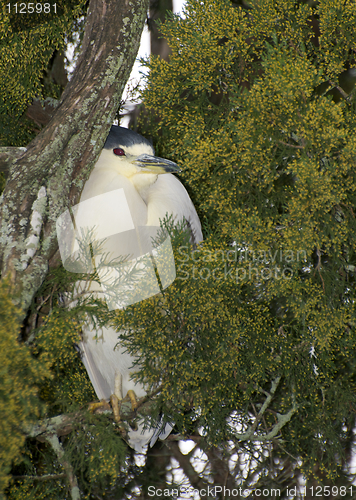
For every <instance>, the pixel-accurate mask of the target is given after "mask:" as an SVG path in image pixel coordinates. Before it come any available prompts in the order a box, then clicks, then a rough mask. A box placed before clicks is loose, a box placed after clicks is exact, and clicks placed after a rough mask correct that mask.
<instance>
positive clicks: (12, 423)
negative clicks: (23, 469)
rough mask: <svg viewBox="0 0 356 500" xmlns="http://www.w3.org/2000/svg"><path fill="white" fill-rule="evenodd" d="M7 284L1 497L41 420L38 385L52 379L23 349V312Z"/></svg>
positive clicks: (1, 354)
mask: <svg viewBox="0 0 356 500" xmlns="http://www.w3.org/2000/svg"><path fill="white" fill-rule="evenodd" d="M10 297H11V296H10V288H9V286H8V284H7V282H6V281H3V282H2V283H1V284H0V367H1V368H0V413H1V431H0V494H1V491H2V490H3V489H4V487H5V486H6V485H7V482H8V480H9V477H8V473H9V472H10V469H11V462H12V461H17V462H18V461H19V458H20V454H21V450H22V448H23V445H24V442H25V432H24V431H25V427H26V426H27V425H29V424H31V422H34V421H36V420H37V419H38V417H39V416H40V414H41V410H42V408H43V404H41V403H40V401H39V399H38V389H37V385H38V384H39V383H40V382H41V381H43V380H44V379H45V378H46V377H48V376H49V373H48V370H47V367H46V364H44V363H41V362H39V361H37V360H35V359H33V357H32V356H31V353H30V350H29V348H28V347H26V346H25V345H21V344H20V343H19V342H18V340H17V337H18V335H19V333H20V324H21V323H20V321H19V317H20V311H19V310H18V309H17V308H16V307H15V306H14V305H13V303H12V301H11V298H10Z"/></svg>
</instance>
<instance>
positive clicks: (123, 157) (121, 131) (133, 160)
mask: <svg viewBox="0 0 356 500" xmlns="http://www.w3.org/2000/svg"><path fill="white" fill-rule="evenodd" d="M103 153H104V154H105V161H106V163H107V164H110V168H112V167H113V168H115V170H117V172H118V173H119V174H121V175H123V176H125V177H126V178H127V179H129V180H130V181H131V182H132V184H133V185H134V186H135V188H136V189H137V191H139V193H140V194H141V196H142V197H143V198H145V193H146V191H147V190H148V188H149V187H150V186H151V185H152V184H153V183H154V182H155V181H156V180H157V176H158V175H159V174H167V173H171V172H179V171H180V169H179V167H178V165H177V164H176V163H174V162H173V161H170V160H166V159H165V158H159V157H158V156H155V154H154V149H153V146H152V145H151V143H150V142H149V141H148V140H147V139H145V138H144V137H142V135H140V134H137V133H136V132H134V131H133V130H129V129H126V128H123V127H118V126H115V125H113V126H112V127H111V130H110V133H109V135H108V138H107V139H106V142H105V145H104V150H103Z"/></svg>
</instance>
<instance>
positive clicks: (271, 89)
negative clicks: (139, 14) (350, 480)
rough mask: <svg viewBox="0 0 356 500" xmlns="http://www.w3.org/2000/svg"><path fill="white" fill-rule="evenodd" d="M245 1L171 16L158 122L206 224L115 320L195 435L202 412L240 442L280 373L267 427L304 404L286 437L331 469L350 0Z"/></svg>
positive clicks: (346, 242) (344, 364) (351, 151)
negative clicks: (165, 279)
mask: <svg viewBox="0 0 356 500" xmlns="http://www.w3.org/2000/svg"><path fill="white" fill-rule="evenodd" d="M250 5H251V10H245V9H241V8H235V7H233V6H232V5H231V3H230V2H228V1H225V0H206V1H204V2H193V1H192V2H188V3H187V7H186V13H185V16H186V17H185V18H184V19H181V18H179V17H177V16H171V17H170V19H169V20H168V22H167V23H166V24H165V25H164V26H162V31H163V34H164V36H165V37H166V38H167V39H168V41H169V44H170V47H171V49H172V54H171V57H170V60H169V62H166V61H164V60H162V59H160V58H157V57H151V60H150V62H149V63H148V66H149V68H150V74H149V76H148V81H147V83H148V86H147V89H146V90H144V91H143V97H144V100H145V106H146V109H147V110H148V113H149V112H151V113H152V115H151V116H152V119H151V120H150V119H147V120H148V121H147V123H146V125H145V130H146V133H148V130H149V133H150V135H151V136H152V135H153V136H154V138H155V140H156V141H157V143H158V149H159V154H160V155H161V156H164V155H169V157H172V156H173V159H174V160H175V161H177V162H178V163H180V164H182V165H184V167H185V168H184V170H183V174H182V176H183V179H184V181H185V182H186V184H187V186H188V189H190V192H191V194H192V197H193V199H194V201H195V203H196V205H197V206H198V211H199V213H200V215H201V217H202V220H203V225H204V229H205V234H206V236H207V237H206V241H205V242H204V244H203V246H202V247H200V248H199V249H198V250H196V251H195V252H192V251H191V250H189V249H186V250H185V251H184V253H182V250H179V248H178V249H177V250H176V251H177V261H176V262H178V264H179V266H178V271H177V279H176V281H175V282H174V284H173V285H172V286H170V287H169V288H168V289H167V290H165V292H164V294H163V297H161V298H154V299H150V300H149V301H145V302H143V303H140V304H136V305H135V306H132V308H131V309H130V311H131V315H128V314H126V315H122V317H121V323H120V326H121V327H123V326H125V327H127V326H128V325H129V326H130V330H129V333H128V335H127V338H128V339H129V340H130V342H131V344H130V345H132V342H133V344H134V346H135V348H136V349H138V350H141V352H142V353H143V355H142V360H141V361H142V362H143V363H144V366H145V373H146V374H148V377H149V380H150V381H151V383H152V384H155V383H156V384H157V383H158V380H159V378H160V377H161V376H162V375H161V374H160V370H159V368H158V367H157V365H156V364H155V361H154V360H155V359H160V367H162V369H163V374H164V375H163V395H164V398H165V399H166V401H169V403H167V405H166V407H165V408H164V411H165V412H166V413H167V415H169V416H170V418H172V419H174V420H175V421H176V422H178V424H179V425H181V429H182V430H183V431H184V429H185V425H187V424H186V423H184V421H183V420H182V418H181V417H180V413H181V409H182V408H184V409H185V410H186V411H188V409H190V413H187V415H188V416H189V418H191V417H192V414H193V415H194V418H195V419H196V421H197V422H198V423H199V425H201V426H203V428H204V429H205V431H206V440H207V441H208V442H209V443H211V444H221V445H222V444H223V443H224V442H226V440H227V439H232V440H235V439H236V437H237V434H238V432H241V429H246V428H247V426H248V425H249V424H251V422H253V417H252V414H253V411H252V405H255V406H256V405H257V407H259V406H258V405H261V404H262V403H263V398H264V396H263V397H261V395H262V394H263V391H269V390H270V387H271V381H272V380H274V379H275V378H276V376H277V375H278V376H282V380H281V382H280V385H279V388H278V391H277V393H276V395H275V397H274V400H273V402H272V403H271V405H270V410H271V414H266V425H267V427H266V428H268V429H271V428H272V427H273V425H274V423H275V422H276V420H275V418H276V417H275V416H273V412H275V413H274V415H276V413H281V414H287V412H288V411H289V410H291V409H292V408H293V405H294V404H295V405H296V406H297V408H298V409H297V412H296V413H295V414H294V415H293V417H292V418H291V420H290V422H289V423H288V425H286V426H285V427H284V428H282V431H281V432H282V436H283V440H284V447H285V449H286V450H287V451H288V453H290V454H291V455H293V456H297V457H300V459H301V460H302V462H303V466H302V467H303V470H304V472H305V473H307V474H309V473H311V471H312V470H313V467H314V466H315V464H318V465H319V466H320V468H321V469H322V470H324V471H325V474H326V475H328V476H330V477H333V476H335V475H336V474H337V473H338V471H340V467H341V464H342V461H343V459H342V457H343V446H344V432H343V428H344V427H345V426H346V427H345V428H347V429H350V428H352V426H353V425H354V416H353V413H352V408H353V407H354V405H355V399H356V397H355V396H356V394H355V390H356V385H355V382H356V380H355V359H356V358H355V355H356V336H355V298H356V297H355V287H354V283H355V276H354V271H355V263H356V254H355V247H356V240H355V234H356V232H355V230H356V220H355V201H356V200H355V188H356V177H355V157H356V143H355V138H354V130H355V98H354V95H355V92H354V90H353V85H352V86H351V88H350V87H348V88H347V92H346V90H344V88H343V87H342V78H341V77H340V79H339V75H341V74H345V71H347V70H349V68H350V67H352V66H354V65H355V60H354V51H355V28H356V22H355V12H354V4H353V2H351V1H347V2H343V3H342V4H340V2H335V1H333V0H324V1H320V2H318V3H317V5H316V6H311V5H309V4H308V3H301V2H295V1H292V0H283V1H272V0H271V1H269V0H263V1H259V0H256V1H253V2H250ZM315 23H316V24H317V26H318V28H315ZM313 26H314V28H313ZM317 29H320V36H318V32H317ZM324 83H326V85H325V88H324V90H323V91H322V92H317V91H316V89H317V88H320V85H321V84H324ZM345 89H346V87H345ZM331 90H337V91H338V92H339V95H340V96H342V98H340V99H337V100H338V102H335V99H334V100H333V99H332V94H330V91H331ZM350 92H351V93H350ZM162 311H164V314H162ZM153 354H154V356H153ZM261 391H262V392H261ZM340 400H342V404H340ZM293 402H294V403H293ZM234 412H235V413H234ZM233 413H234V419H235V422H237V424H238V425H237V427H238V430H237V428H236V426H231V425H230V423H229V416H230V415H232V414H233ZM258 432H260V433H261V432H262V431H261V429H260V430H259V431H258ZM234 436H235V438H234ZM336 456H337V457H339V459H335V457H336Z"/></svg>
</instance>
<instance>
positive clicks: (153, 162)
mask: <svg viewBox="0 0 356 500" xmlns="http://www.w3.org/2000/svg"><path fill="white" fill-rule="evenodd" d="M177 170H178V167H177V165H176V164H174V163H173V162H170V161H169V160H164V159H161V158H157V157H154V150H153V147H152V146H151V144H150V143H149V142H148V141H147V140H146V139H145V138H143V137H142V136H140V135H139V134H136V133H135V132H132V131H130V130H127V129H124V128H122V127H117V126H112V127H111V131H110V134H109V136H108V138H107V140H106V143H105V145H104V149H103V151H102V153H101V155H100V157H99V160H98V162H97V163H96V165H95V167H94V169H93V171H92V172H91V175H90V177H89V179H88V181H87V182H86V184H85V186H84V189H83V192H82V195H81V198H80V204H81V203H82V202H84V201H86V200H92V199H93V197H96V196H99V195H103V194H105V193H109V192H111V191H115V190H119V189H123V190H124V194H125V198H126V201H127V203H128V207H129V212H130V215H131V218H132V222H133V225H134V228H135V231H136V233H137V234H138V233H139V230H138V228H140V227H141V228H142V227H144V226H146V227H147V226H153V227H156V228H157V227H159V226H160V220H163V219H164V218H165V217H166V215H168V216H170V215H172V216H173V218H174V222H175V223H178V222H182V221H186V222H187V225H188V227H189V229H190V231H191V233H192V239H193V241H194V242H195V243H198V242H200V241H202V239H203V237H202V232H201V226H200V221H199V218H198V215H197V213H196V211H195V208H194V205H193V203H192V201H191V199H190V198H189V195H188V193H187V191H186V190H185V188H184V186H183V185H182V184H181V183H180V181H179V180H178V179H177V178H176V177H174V176H173V175H172V174H171V173H165V172H172V171H177ZM80 204H79V205H78V211H77V215H76V218H77V219H78V220H79V219H80V218H81V219H82V220H83V219H85V216H86V214H85V213H81V210H82V212H83V210H84V209H85V204H84V205H82V207H84V208H81V205H80ZM119 212H120V213H119ZM123 214H124V215H123ZM125 214H126V212H125V210H118V209H117V208H116V210H111V211H110V213H107V207H106V208H105V207H104V208H103V212H101V211H100V207H99V209H97V210H96V212H95V220H96V221H100V231H101V233H102V234H112V227H113V226H115V225H116V223H117V224H119V225H120V224H121V223H122V222H125V221H122V220H121V219H122V217H124V216H125V217H126V215H125ZM120 218H121V219H120ZM95 225H97V224H95ZM135 231H134V233H135ZM126 234H129V233H123V235H126ZM113 242H114V243H113ZM143 243H144V242H143ZM105 245H106V247H105V250H106V251H108V252H111V251H112V250H114V248H113V245H115V251H116V253H117V246H119V247H120V249H119V253H120V254H121V255H133V256H135V255H138V254H140V253H142V251H141V250H140V249H139V248H134V247H137V240H132V239H130V238H127V237H125V236H122V237H121V236H120V233H119V235H117V236H116V237H115V238H114V240H111V242H110V241H109V240H108V242H107V243H105ZM139 245H140V243H139ZM143 246H144V244H143ZM81 286H83V284H80V283H78V285H77V291H78V290H80V288H81ZM90 289H91V291H94V292H99V291H100V286H99V285H97V284H91V285H90ZM81 350H82V360H83V363H84V365H85V368H86V370H87V372H88V375H89V377H90V380H91V382H92V384H93V387H94V389H95V392H96V394H97V396H98V398H99V399H106V400H108V399H109V398H110V396H111V395H112V394H116V395H117V396H118V397H119V398H120V397H123V396H125V395H126V394H127V391H128V390H130V389H131V390H133V391H134V392H135V394H136V396H137V398H141V397H143V396H145V395H146V391H145V389H144V387H143V386H142V384H138V383H134V382H133V381H132V380H131V373H132V372H133V371H134V370H135V369H133V368H132V364H133V361H134V359H135V358H133V357H132V356H131V355H130V354H128V353H127V352H125V349H124V348H122V347H120V333H118V332H116V331H115V330H114V329H113V328H111V327H107V328H105V327H104V328H101V329H100V330H95V328H94V327H93V325H92V324H91V323H90V322H88V324H87V325H86V326H85V327H84V328H83V341H82V344H81ZM136 370H137V368H136ZM119 385H121V387H119ZM120 389H121V391H122V394H121V393H120V392H121V391H120ZM170 431H171V427H170V426H167V427H166V429H165V430H163V432H162V433H161V435H160V437H161V438H162V439H164V438H165V437H166V436H167V435H168V434H169V433H170ZM157 434H158V433H157V429H146V430H145V431H143V426H142V424H141V425H140V424H139V426H138V429H137V430H136V431H130V432H129V444H130V446H131V447H132V448H134V449H135V450H136V451H139V452H142V450H143V449H144V447H145V445H147V444H148V443H151V445H152V444H153V443H154V442H155V441H156V439H157V437H158V436H157Z"/></svg>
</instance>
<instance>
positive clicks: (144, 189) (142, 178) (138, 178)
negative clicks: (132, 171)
mask: <svg viewBox="0 0 356 500" xmlns="http://www.w3.org/2000/svg"><path fill="white" fill-rule="evenodd" d="M157 177H158V176H157V174H136V175H134V176H133V178H132V183H133V185H134V186H135V188H136V190H137V191H138V193H139V195H140V196H141V198H142V199H143V201H144V202H145V203H146V204H147V195H148V191H149V189H150V187H151V186H152V184H154V183H155V182H156V180H157Z"/></svg>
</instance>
